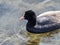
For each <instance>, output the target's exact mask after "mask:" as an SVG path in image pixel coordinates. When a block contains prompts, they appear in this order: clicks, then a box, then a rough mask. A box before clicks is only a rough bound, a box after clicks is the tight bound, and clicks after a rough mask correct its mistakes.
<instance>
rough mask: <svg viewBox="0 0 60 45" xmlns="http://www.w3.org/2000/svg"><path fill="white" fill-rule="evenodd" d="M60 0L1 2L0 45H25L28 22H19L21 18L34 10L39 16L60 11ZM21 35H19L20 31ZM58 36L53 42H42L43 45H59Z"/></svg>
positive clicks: (3, 0)
mask: <svg viewBox="0 0 60 45" xmlns="http://www.w3.org/2000/svg"><path fill="white" fill-rule="evenodd" d="M59 4H60V1H59V0H29V1H28V0H0V45H25V43H26V41H27V40H26V38H28V37H27V36H26V35H25V32H26V30H25V24H26V21H19V16H21V15H24V12H25V11H26V10H29V9H32V10H34V11H35V12H36V14H37V15H39V14H40V13H43V12H45V11H51V10H60V5H59ZM20 30H22V31H21V33H20V34H19V31H20ZM59 40H60V36H59V34H57V35H56V36H55V38H54V39H52V41H51V42H49V43H47V41H46V42H41V45H45V44H46V45H53V44H54V45H59V44H60V41H59Z"/></svg>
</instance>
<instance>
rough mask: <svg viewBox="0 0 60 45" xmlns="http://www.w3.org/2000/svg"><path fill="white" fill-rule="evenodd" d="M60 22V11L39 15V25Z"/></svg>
mask: <svg viewBox="0 0 60 45" xmlns="http://www.w3.org/2000/svg"><path fill="white" fill-rule="evenodd" d="M56 22H57V23H60V11H49V12H45V13H42V14H40V15H39V16H37V24H38V25H46V24H52V23H56Z"/></svg>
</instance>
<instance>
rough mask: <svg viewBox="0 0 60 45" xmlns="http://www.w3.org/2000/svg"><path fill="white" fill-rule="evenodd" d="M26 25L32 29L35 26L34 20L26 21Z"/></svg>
mask: <svg viewBox="0 0 60 45" xmlns="http://www.w3.org/2000/svg"><path fill="white" fill-rule="evenodd" d="M27 25H30V26H31V27H34V26H35V25H36V19H32V20H28V23H27Z"/></svg>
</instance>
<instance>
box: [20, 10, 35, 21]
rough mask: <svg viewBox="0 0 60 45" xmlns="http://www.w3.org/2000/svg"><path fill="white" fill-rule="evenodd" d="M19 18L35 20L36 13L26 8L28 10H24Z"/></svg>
mask: <svg viewBox="0 0 60 45" xmlns="http://www.w3.org/2000/svg"><path fill="white" fill-rule="evenodd" d="M20 19H26V20H28V21H31V20H36V14H35V12H34V11H32V10H28V11H25V14H24V16H22V17H20Z"/></svg>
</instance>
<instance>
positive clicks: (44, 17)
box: [24, 10, 60, 34]
mask: <svg viewBox="0 0 60 45" xmlns="http://www.w3.org/2000/svg"><path fill="white" fill-rule="evenodd" d="M57 13H60V11H49V12H45V13H42V14H40V15H39V16H36V14H35V12H34V11H32V10H28V11H26V12H25V15H24V19H26V20H27V21H28V22H27V24H26V30H27V31H28V32H31V33H36V34H40V33H47V32H51V31H55V30H57V29H60V22H59V18H58V19H57V16H59V15H57Z"/></svg>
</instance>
